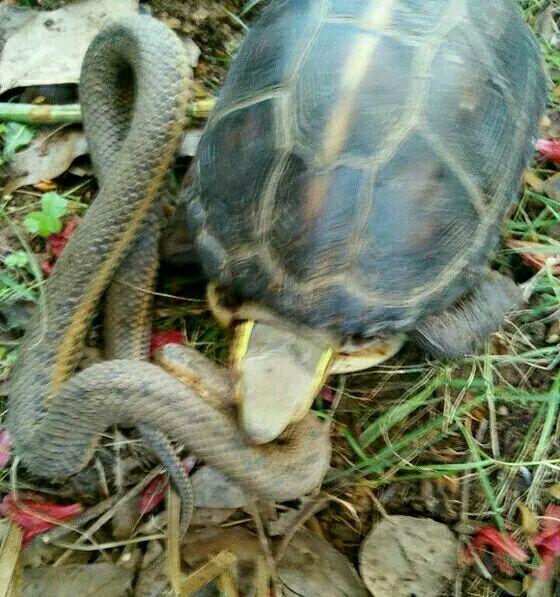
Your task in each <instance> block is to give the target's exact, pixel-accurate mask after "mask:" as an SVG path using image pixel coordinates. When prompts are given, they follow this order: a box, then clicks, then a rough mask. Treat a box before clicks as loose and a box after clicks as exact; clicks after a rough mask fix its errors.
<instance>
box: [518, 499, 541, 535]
mask: <svg viewBox="0 0 560 597" xmlns="http://www.w3.org/2000/svg"><path fill="white" fill-rule="evenodd" d="M518 508H519V511H520V512H521V528H522V529H523V531H524V532H525V533H527V534H528V535H534V534H535V533H536V532H537V531H538V530H539V521H538V519H537V517H536V516H535V515H534V514H533V512H532V510H531V509H530V508H529V507H528V506H526V505H525V504H524V503H523V502H519V504H518Z"/></svg>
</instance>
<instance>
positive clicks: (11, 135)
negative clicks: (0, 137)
mask: <svg viewBox="0 0 560 597" xmlns="http://www.w3.org/2000/svg"><path fill="white" fill-rule="evenodd" d="M34 134H35V130H34V129H32V128H31V127H29V126H26V125H25V124H21V123H19V122H7V123H6V129H5V131H4V157H5V158H10V157H11V156H13V155H14V153H15V152H16V151H17V150H18V149H21V148H22V147H25V146H26V145H29V143H31V140H32V139H33V135H34Z"/></svg>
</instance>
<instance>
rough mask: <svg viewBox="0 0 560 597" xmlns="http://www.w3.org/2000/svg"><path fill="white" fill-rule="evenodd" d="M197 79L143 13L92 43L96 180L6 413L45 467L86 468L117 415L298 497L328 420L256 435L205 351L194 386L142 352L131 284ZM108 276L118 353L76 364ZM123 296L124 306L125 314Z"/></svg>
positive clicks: (31, 329) (151, 265) (324, 447)
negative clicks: (212, 391) (260, 438)
mask: <svg viewBox="0 0 560 597" xmlns="http://www.w3.org/2000/svg"><path fill="white" fill-rule="evenodd" d="M190 81H191V77H190V73H189V68H188V65H187V62H186V59H185V57H184V51H183V47H182V45H181V42H180V40H179V39H178V38H177V37H176V36H175V35H174V34H173V33H172V32H171V31H170V30H169V29H168V28H167V27H166V26H164V25H163V24H161V23H159V22H158V21H156V20H154V19H151V18H149V17H144V16H135V17H131V18H127V19H124V20H122V21H119V22H117V23H113V24H110V25H107V26H106V27H104V29H103V30H102V31H101V32H100V33H99V34H98V35H97V36H96V38H95V39H94V41H93V42H92V44H91V46H90V48H89V49H88V51H87V54H86V57H85V60H84V65H83V70H82V75H81V80H80V95H81V104H82V110H83V119H84V127H85V131H86V135H87V137H88V140H89V144H90V149H91V154H92V158H93V162H94V166H95V168H96V171H97V174H98V177H99V182H100V191H99V194H98V195H97V197H96V199H95V201H94V202H93V204H92V205H91V207H90V208H89V209H88V211H87V213H86V215H85V217H84V218H83V220H82V222H81V224H80V226H79V227H78V230H77V232H76V233H75V235H74V236H73V237H72V238H71V240H70V242H69V243H68V245H67V246H66V248H65V250H64V251H63V253H62V255H61V256H60V258H59V260H58V261H57V263H56V266H55V268H54V271H53V273H52V275H51V276H50V277H49V279H48V280H47V282H46V284H45V304H44V306H43V308H42V309H38V310H37V312H36V313H35V314H34V316H33V318H32V320H31V321H30V323H29V326H28V329H27V333H26V335H25V338H24V340H23V342H22V345H21V348H20V353H19V356H18V360H17V362H16V365H15V367H14V371H13V375H12V380H11V392H10V396H9V409H8V426H9V429H10V431H11V433H12V435H13V440H14V448H15V452H16V454H17V456H18V457H19V458H20V461H21V462H22V464H23V465H24V466H25V468H26V469H27V470H29V471H30V472H31V473H33V474H35V475H38V476H40V477H43V478H48V479H55V478H60V477H66V476H69V475H72V474H74V473H76V472H78V471H80V470H81V469H82V468H83V467H84V466H85V465H86V464H87V463H88V461H89V460H90V459H91V457H92V455H93V453H94V451H95V447H96V444H97V442H98V440H99V436H100V434H101V433H102V432H103V431H105V429H107V427H109V426H110V425H113V424H118V425H123V426H137V427H140V428H141V429H142V428H144V429H145V430H147V431H146V434H147V435H149V434H150V433H152V434H163V436H165V437H166V438H167V439H168V440H171V441H173V442H176V443H178V444H182V445H184V446H185V447H186V448H188V449H189V450H190V451H191V452H192V453H194V454H196V455H197V456H198V457H199V458H201V459H202V460H203V461H205V462H206V463H208V464H210V465H212V466H214V467H216V468H217V469H219V470H221V471H222V472H223V473H224V474H226V475H227V476H229V477H230V478H232V479H233V480H235V481H237V482H238V483H240V484H241V485H242V487H243V488H244V490H245V491H246V493H247V494H248V495H249V496H253V497H256V498H259V499H267V500H287V499H294V498H297V497H299V496H301V495H303V494H304V493H306V492H308V491H310V490H311V489H313V488H314V487H316V486H317V485H319V484H320V482H321V480H322V478H323V476H324V474H325V472H326V469H327V468H328V465H329V460H330V443H329V437H328V435H329V433H328V426H327V425H326V424H322V423H320V422H319V421H318V420H317V419H316V418H315V417H314V416H313V415H308V416H307V417H306V418H305V419H304V420H303V421H302V422H301V423H300V424H298V425H297V426H294V427H293V428H292V429H291V430H290V431H289V432H288V433H287V434H286V435H285V436H284V437H283V438H282V439H281V441H280V442H279V443H275V444H269V445H264V446H258V447H257V446H251V445H249V444H248V442H247V441H246V440H245V438H244V437H243V435H242V434H241V432H240V430H239V427H238V424H237V419H236V413H235V409H234V407H233V406H232V404H231V403H230V402H229V401H228V397H227V396H224V397H222V398H223V403H220V401H219V400H216V398H215V397H214V398H213V399H212V398H209V393H208V392H206V391H205V390H204V389H203V386H205V385H206V382H208V384H209V385H210V386H213V385H214V387H215V386H216V384H218V385H219V383H218V382H217V381H216V379H218V378H220V376H221V375H222V372H221V371H219V370H218V369H215V370H213V369H212V367H211V364H209V367H208V368H207V371H206V369H205V375H208V376H209V379H206V378H205V377H204V376H203V377H202V378H201V380H199V382H200V385H199V386H194V387H193V386H190V385H189V384H188V383H184V381H185V380H183V381H181V379H179V378H178V377H177V376H175V375H173V374H172V373H170V372H168V371H166V370H164V369H163V368H162V367H160V366H158V365H156V364H152V363H148V362H142V360H140V359H145V358H146V356H147V353H146V351H147V345H148V344H147V343H148V339H149V327H147V326H148V325H149V298H146V293H142V292H133V291H131V290H130V285H132V286H135V285H139V286H142V284H140V283H139V284H135V281H136V282H138V281H139V280H144V281H145V284H146V285H148V286H149V285H150V283H151V282H150V280H153V277H154V275H155V270H156V267H157V254H156V253H155V251H156V250H157V238H158V237H157V219H158V214H157V207H156V201H157V199H158V197H159V196H160V193H161V189H162V186H163V183H164V180H165V177H166V174H167V172H168V170H169V168H170V165H171V163H172V160H173V157H174V153H175V150H176V146H177V144H178V139H179V135H180V133H181V130H182V128H183V125H184V115H185V113H186V105H187V101H188V99H189V92H190ZM132 90H133V92H132ZM112 280H116V281H117V282H119V281H120V282H121V283H120V284H111V281H112ZM127 280H128V283H127ZM123 281H124V283H123ZM110 285H111V290H110V291H109V293H108V294H109V297H108V305H109V306H108V311H107V314H106V320H107V322H106V328H107V329H109V330H111V331H110V333H108V334H107V337H106V343H107V344H108V346H107V353H108V355H109V356H110V357H111V359H112V360H109V361H106V362H104V363H100V364H96V365H93V366H91V367H89V368H88V369H86V370H84V371H82V372H79V373H76V368H77V366H78V364H79V361H80V358H81V355H82V348H83V344H84V338H85V334H86V332H87V330H88V328H89V326H90V324H91V320H92V317H93V315H94V312H95V310H96V308H97V306H98V304H99V302H100V300H101V299H102V296H103V293H104V292H105V291H106V290H107V288H108V287H109V286H110ZM125 308H126V309H128V310H129V312H130V315H128V316H127V317H124V319H123V321H119V317H120V316H119V315H118V314H119V313H122V310H123V309H125ZM115 313H116V314H117V315H115ZM123 337H124V338H125V340H124V341H123V340H122V338H123ZM119 342H121V344H119ZM203 369H204V367H203ZM213 371H215V377H216V379H210V378H211V377H212V375H213ZM187 381H188V380H187ZM163 436H162V437H163Z"/></svg>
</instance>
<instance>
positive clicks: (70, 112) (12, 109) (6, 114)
mask: <svg viewBox="0 0 560 597" xmlns="http://www.w3.org/2000/svg"><path fill="white" fill-rule="evenodd" d="M215 103H216V100H215V98H213V97H212V98H207V99H199V100H195V101H194V102H192V103H191V104H190V105H189V106H188V108H187V115H188V116H189V117H190V118H208V115H209V114H210V112H211V111H212V108H213V107H214V104H215ZM0 120H8V121H12V122H20V123H22V124H76V123H79V122H82V111H81V108H80V104H67V105H60V106H58V105H46V104H14V103H10V102H0Z"/></svg>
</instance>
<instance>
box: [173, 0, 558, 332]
mask: <svg viewBox="0 0 560 597" xmlns="http://www.w3.org/2000/svg"><path fill="white" fill-rule="evenodd" d="M546 93H547V85H546V78H545V75H544V70H543V64H542V60H541V56H540V52H539V48H538V45H537V43H536V41H535V39H534V38H533V35H532V33H531V32H530V30H529V28H528V27H527V26H526V25H525V23H524V22H523V20H522V18H521V16H520V15H519V13H518V11H517V9H516V8H515V7H514V6H513V2H511V1H510V0H493V1H492V2H481V1H480V0H370V1H366V0H276V1H272V2H271V3H270V4H269V6H268V7H267V8H266V9H265V11H264V12H263V14H262V15H261V17H260V18H259V19H258V21H257V22H256V23H255V24H254V26H253V27H252V29H251V30H250V32H249V34H248V35H247V37H246V39H245V41H244V43H243V44H242V46H241V48H240V50H239V52H238V54H237V56H236V58H235V60H234V62H233V64H232V67H231V70H230V72H229V75H228V77H227V80H226V82H225V84H224V86H223V89H222V91H221V94H220V96H219V98H218V102H217V105H216V107H215V109H214V111H213V113H212V115H211V117H210V119H209V122H208V124H207V126H206V129H205V132H204V134H203V136H202V139H201V142H200V145H199V150H198V154H197V156H196V158H195V164H194V169H193V173H194V182H193V185H192V187H191V188H190V189H189V191H188V193H187V194H186V196H185V197H184V201H185V204H184V207H183V209H185V208H186V210H187V212H186V214H187V218H186V219H187V221H188V222H189V224H188V225H189V226H190V232H191V234H192V235H194V237H195V239H196V241H195V246H196V249H197V251H198V255H199V257H200V260H201V262H202V264H203V266H204V269H205V271H206V273H207V275H208V277H209V278H210V279H212V280H214V281H216V282H217V283H219V284H220V285H222V286H223V287H224V288H226V289H227V290H228V292H229V293H230V295H231V296H233V297H235V298H236V299H237V300H240V301H251V302H257V303H259V304H261V305H262V306H265V307H267V308H268V309H271V310H272V311H273V312H275V313H276V314H278V315H280V316H281V317H283V318H286V319H288V320H290V321H292V322H296V323H301V324H305V325H308V326H311V327H314V328H328V329H330V330H333V331H335V332H336V333H338V334H342V335H343V336H348V335H357V336H366V337H367V336H371V335H373V334H377V333H379V332H381V331H393V330H409V329H412V328H414V326H415V323H416V322H417V321H418V319H419V318H421V317H424V316H426V315H429V314H433V313H437V312H440V311H442V310H444V309H445V308H447V307H448V306H449V305H450V304H451V303H453V302H454V301H455V300H457V299H458V297H460V296H462V295H464V294H465V293H467V292H468V291H469V290H470V289H472V288H473V287H474V285H475V284H476V283H477V281H478V279H479V277H480V274H481V271H482V270H483V269H484V267H485V266H486V264H487V261H488V258H489V254H490V252H491V251H492V250H493V248H494V247H495V245H496V243H497V241H498V238H499V233H500V227H501V223H502V221H503V218H504V216H505V214H506V211H507V209H508V207H509V206H510V205H511V204H512V202H514V201H515V199H516V197H517V195H518V192H519V187H520V181H521V177H522V173H523V170H524V169H525V168H526V166H527V164H528V162H529V160H530V159H531V156H532V153H533V147H534V142H535V139H536V135H537V132H538V124H539V119H540V117H541V115H542V113H543V110H544V107H545V101H546Z"/></svg>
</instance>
